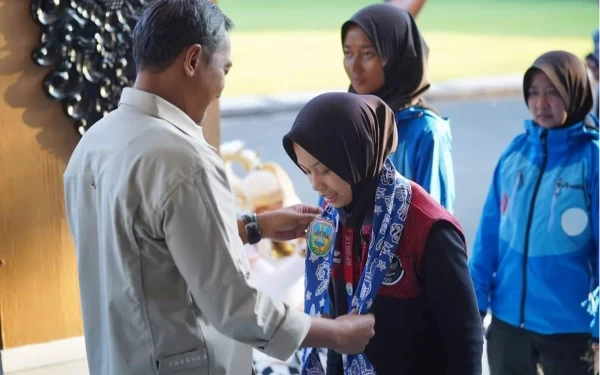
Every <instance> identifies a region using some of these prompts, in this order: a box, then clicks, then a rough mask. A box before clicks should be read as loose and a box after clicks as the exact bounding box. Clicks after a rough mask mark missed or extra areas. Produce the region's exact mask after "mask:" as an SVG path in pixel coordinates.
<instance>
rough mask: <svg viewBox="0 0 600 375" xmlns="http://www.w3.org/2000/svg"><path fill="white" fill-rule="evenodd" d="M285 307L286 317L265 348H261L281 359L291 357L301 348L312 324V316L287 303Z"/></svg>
mask: <svg viewBox="0 0 600 375" xmlns="http://www.w3.org/2000/svg"><path fill="white" fill-rule="evenodd" d="M285 308H286V309H287V311H286V314H285V317H284V318H283V321H282V322H281V324H280V325H279V327H277V330H276V331H275V333H274V334H273V337H272V338H271V341H269V343H268V344H267V345H266V346H265V347H264V348H259V349H260V350H261V351H262V352H264V353H265V354H267V355H269V356H271V357H274V358H277V359H279V360H281V361H285V360H287V359H288V358H290V357H291V356H292V354H294V352H296V350H298V349H299V348H300V346H301V345H302V342H303V341H304V339H305V338H306V335H308V330H309V329H310V325H311V318H310V316H308V315H306V314H305V313H303V312H301V311H298V310H295V309H292V308H290V307H289V306H287V305H286V306H285Z"/></svg>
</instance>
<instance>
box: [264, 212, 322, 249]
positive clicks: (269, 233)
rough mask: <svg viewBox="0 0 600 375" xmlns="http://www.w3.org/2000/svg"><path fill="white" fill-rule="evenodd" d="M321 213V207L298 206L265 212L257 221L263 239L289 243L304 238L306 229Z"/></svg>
mask: <svg viewBox="0 0 600 375" xmlns="http://www.w3.org/2000/svg"><path fill="white" fill-rule="evenodd" d="M321 212H322V210H321V209H320V208H319V207H316V206H307V205H305V204H297V205H294V206H290V207H285V208H281V209H279V210H274V211H268V212H264V213H262V214H259V215H258V216H257V219H258V225H259V226H260V230H261V232H262V237H263V238H270V239H272V240H275V241H287V240H293V239H295V238H300V237H303V236H304V234H305V229H306V228H307V227H308V225H309V224H310V223H311V222H312V221H313V220H314V219H315V218H316V217H317V216H318V215H320V214H321Z"/></svg>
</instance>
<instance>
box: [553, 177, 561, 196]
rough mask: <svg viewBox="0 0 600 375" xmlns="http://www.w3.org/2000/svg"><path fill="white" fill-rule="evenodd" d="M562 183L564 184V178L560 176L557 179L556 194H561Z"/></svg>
mask: <svg viewBox="0 0 600 375" xmlns="http://www.w3.org/2000/svg"><path fill="white" fill-rule="evenodd" d="M562 184H563V180H562V178H559V179H558V181H556V188H555V189H554V195H558V194H560V190H561V189H562Z"/></svg>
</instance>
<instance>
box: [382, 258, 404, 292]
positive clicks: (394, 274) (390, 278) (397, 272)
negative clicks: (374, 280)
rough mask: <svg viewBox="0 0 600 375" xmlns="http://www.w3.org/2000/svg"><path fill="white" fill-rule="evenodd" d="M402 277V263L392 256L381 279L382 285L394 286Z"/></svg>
mask: <svg viewBox="0 0 600 375" xmlns="http://www.w3.org/2000/svg"><path fill="white" fill-rule="evenodd" d="M402 276H404V267H403V266H402V262H401V261H400V258H398V257H397V256H396V255H393V256H392V261H391V263H390V266H389V267H388V269H387V272H386V273H385V277H384V278H383V282H382V284H383V285H387V286H390V285H396V284H398V282H399V281H400V280H402Z"/></svg>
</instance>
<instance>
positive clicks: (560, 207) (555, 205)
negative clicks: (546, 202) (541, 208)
mask: <svg viewBox="0 0 600 375" xmlns="http://www.w3.org/2000/svg"><path fill="white" fill-rule="evenodd" d="M589 208H590V200H589V198H588V196H587V193H586V191H585V187H584V185H583V183H581V182H572V181H567V180H566V179H563V178H561V177H559V178H558V179H557V180H556V183H555V185H554V190H553V192H552V199H551V202H550V212H549V215H548V224H547V230H548V231H549V232H554V231H559V232H561V234H564V235H567V236H569V237H575V236H579V235H581V234H582V233H584V231H585V230H586V229H587V228H589V221H590V220H589V214H588V213H589V211H590V210H589Z"/></svg>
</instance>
